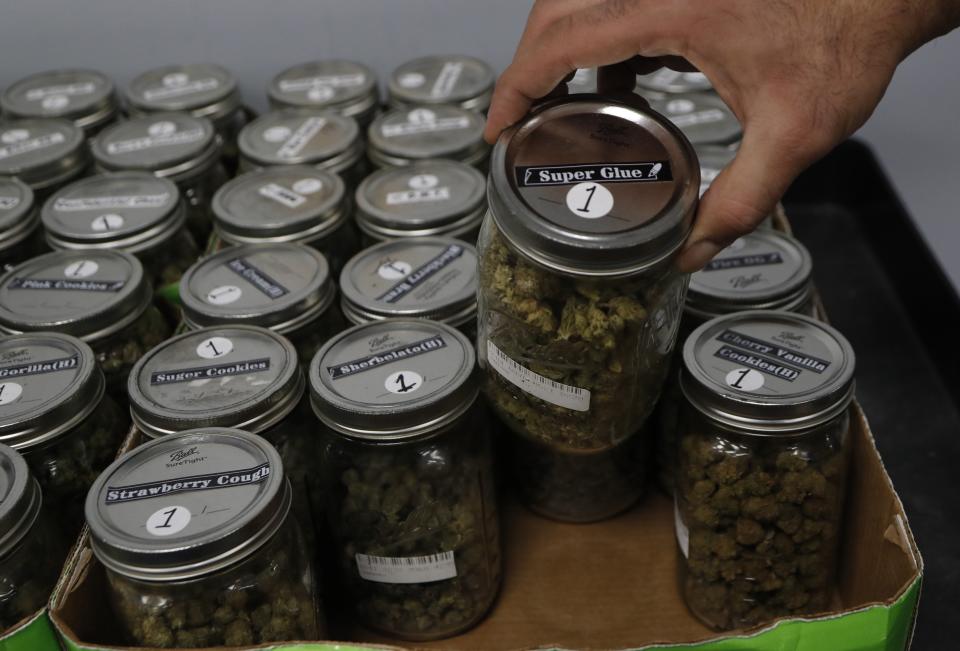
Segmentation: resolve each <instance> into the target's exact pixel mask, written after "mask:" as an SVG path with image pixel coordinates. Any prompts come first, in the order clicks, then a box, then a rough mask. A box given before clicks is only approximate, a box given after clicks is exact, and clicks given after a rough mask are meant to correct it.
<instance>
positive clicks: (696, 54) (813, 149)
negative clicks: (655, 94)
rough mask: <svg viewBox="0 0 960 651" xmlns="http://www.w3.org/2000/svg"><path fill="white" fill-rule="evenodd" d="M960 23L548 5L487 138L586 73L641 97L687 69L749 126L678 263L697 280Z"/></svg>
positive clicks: (902, 8) (943, 14) (958, 4)
mask: <svg viewBox="0 0 960 651" xmlns="http://www.w3.org/2000/svg"><path fill="white" fill-rule="evenodd" d="M958 22H960V1H958V0H538V1H537V2H536V3H535V4H534V7H533V9H532V11H531V13H530V18H529V20H528V22H527V26H526V29H525V30H524V33H523V37H522V38H521V40H520V44H519V46H518V47H517V52H516V54H515V55H514V59H513V63H512V64H511V65H510V66H509V67H508V68H507V69H506V70H505V71H504V73H503V75H502V76H501V77H500V80H499V82H498V83H497V88H496V91H495V93H494V96H493V103H492V105H491V107H490V112H489V119H488V123H487V132H486V137H487V139H488V140H490V141H491V142H492V141H494V140H495V139H496V137H497V136H498V135H499V133H500V131H501V130H503V129H504V128H505V127H507V126H509V125H510V124H512V123H514V122H516V121H517V120H519V119H520V118H522V117H523V116H524V115H525V114H526V112H527V111H528V110H529V108H530V105H531V103H532V102H534V101H535V100H537V99H539V98H541V97H544V96H546V95H548V94H550V93H551V92H553V91H554V89H555V88H556V87H557V85H558V84H560V83H561V82H562V81H563V80H564V79H565V78H566V77H567V76H568V75H569V74H570V73H571V72H572V71H574V70H576V69H577V68H590V67H594V66H609V65H611V64H618V63H621V62H627V61H629V62H630V63H631V64H632V66H633V69H632V70H627V68H626V66H623V65H621V66H614V67H613V68H610V69H601V72H602V73H603V74H602V75H601V80H600V83H601V90H632V89H633V86H634V82H635V76H634V73H635V71H637V67H638V65H639V66H642V67H645V68H646V69H647V70H649V69H651V68H652V67H658V66H660V65H664V64H666V65H670V66H671V67H673V66H674V65H675V64H676V62H677V59H676V58H675V57H681V58H682V59H683V60H685V61H687V62H689V63H690V64H692V65H693V66H695V67H696V68H697V69H698V70H700V71H701V72H703V73H704V74H706V76H707V77H708V78H709V79H710V81H711V82H712V83H713V85H714V88H715V89H716V91H717V92H718V93H719V94H720V97H721V98H723V100H724V101H725V102H726V103H727V104H728V105H729V106H730V108H731V109H732V110H733V112H734V113H735V114H736V115H737V117H738V118H739V119H740V121H741V123H742V124H743V127H744V136H743V143H742V145H741V147H740V150H739V152H738V153H737V156H736V158H735V160H734V161H733V163H731V165H730V166H729V167H728V168H727V169H726V170H724V172H723V173H722V174H720V176H718V177H717V179H716V180H715V181H714V182H713V184H712V185H711V187H710V190H709V191H708V192H707V193H706V194H705V195H704V197H703V200H702V202H701V204H700V210H699V213H698V215H697V220H696V224H695V225H694V229H693V232H692V233H691V235H690V238H689V239H688V241H687V244H686V246H685V248H684V250H683V252H682V254H681V256H680V262H679V264H680V267H681V269H683V270H685V271H694V270H696V269H699V268H700V267H702V266H703V265H704V264H706V263H707V262H708V261H709V260H710V259H711V258H712V257H713V256H714V255H716V254H717V252H719V251H720V250H721V249H722V248H724V247H726V246H727V245H728V244H730V243H731V242H732V241H733V240H735V239H736V238H737V237H739V236H740V235H743V234H745V233H748V232H750V231H751V230H753V229H754V228H755V227H756V226H757V224H759V223H760V221H761V220H762V219H763V218H764V217H765V216H766V215H768V214H769V213H770V211H771V210H772V209H773V207H774V205H775V204H776V202H777V201H778V200H779V199H780V197H781V196H782V195H783V193H784V192H785V191H786V190H787V187H788V186H789V185H790V183H791V182H792V181H793V180H794V178H796V176H797V175H798V174H799V173H800V172H802V171H803V170H804V169H805V168H806V167H807V166H808V165H810V164H811V163H812V162H814V161H815V160H817V159H818V158H820V157H821V156H823V155H825V154H826V153H828V152H829V151H830V150H831V149H832V148H833V147H834V146H835V145H836V144H837V143H838V142H840V141H842V140H843V139H844V138H846V137H847V136H849V135H850V134H852V133H853V132H854V131H856V130H857V129H858V128H859V127H860V126H861V125H862V124H863V123H864V122H865V121H866V120H867V118H868V117H869V116H870V114H871V113H872V112H873V110H874V109H875V108H876V106H877V103H878V102H879V101H880V98H881V97H882V96H883V93H884V91H885V90H886V88H887V85H888V84H889V83H890V79H891V77H892V75H893V72H894V70H895V69H896V67H897V65H898V64H899V63H900V61H902V60H903V59H904V58H905V57H906V56H907V55H908V54H909V53H910V52H912V51H913V50H914V49H916V48H917V47H919V46H920V45H922V44H923V43H924V42H926V41H927V40H929V39H931V38H934V37H936V36H939V35H940V34H944V33H946V32H947V31H949V30H950V29H952V28H953V27H955V26H956V25H957V24H958ZM641 57H642V58H641ZM681 63H682V61H681ZM624 73H626V74H624Z"/></svg>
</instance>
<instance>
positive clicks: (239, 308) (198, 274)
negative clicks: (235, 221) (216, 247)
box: [180, 242, 346, 366]
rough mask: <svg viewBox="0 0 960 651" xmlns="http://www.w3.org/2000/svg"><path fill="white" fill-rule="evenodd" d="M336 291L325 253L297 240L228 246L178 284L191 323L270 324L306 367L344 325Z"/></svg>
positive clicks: (186, 320) (198, 325) (186, 318)
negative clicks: (287, 341)
mask: <svg viewBox="0 0 960 651" xmlns="http://www.w3.org/2000/svg"><path fill="white" fill-rule="evenodd" d="M336 294H337V289H336V285H335V283H334V281H333V278H332V276H331V274H330V267H329V266H328V265H327V261H326V259H324V257H323V254H322V253H320V252H319V251H317V250H316V249H313V248H310V247H308V246H304V245H302V244H296V243H293V242H278V243H275V244H245V245H241V246H236V247H230V248H228V249H224V250H223V251H219V252H218V253H214V254H213V255H210V256H208V257H206V258H204V259H203V260H201V261H200V262H198V263H197V264H196V265H194V266H193V267H191V268H190V270H189V271H188V272H187V274H186V275H185V276H184V277H183V280H182V281H181V283H180V300H181V303H182V306H183V320H184V323H185V324H186V325H187V327H188V328H190V329H191V330H196V329H198V328H204V327H208V326H224V325H241V324H244V325H255V326H260V327H263V328H269V329H270V330H273V331H274V332H276V333H278V334H281V335H283V336H285V337H286V338H287V339H289V340H290V341H291V342H292V343H293V345H294V346H295V347H296V349H297V356H298V357H299V358H300V363H301V364H302V365H304V366H306V365H308V364H309V363H310V360H311V359H313V356H314V354H315V353H316V352H317V350H319V349H320V347H321V346H322V345H323V344H325V343H326V342H327V340H328V339H329V338H330V337H332V336H333V335H335V334H336V333H338V332H340V331H341V330H343V329H344V328H345V327H346V323H345V321H344V318H343V314H341V313H340V308H339V306H338V305H337V301H336Z"/></svg>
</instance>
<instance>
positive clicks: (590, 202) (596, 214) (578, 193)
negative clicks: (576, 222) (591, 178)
mask: <svg viewBox="0 0 960 651" xmlns="http://www.w3.org/2000/svg"><path fill="white" fill-rule="evenodd" d="M567 208H568V209H569V210H570V212H572V213H573V214H574V215H576V216H577V217H583V218H584V219H599V218H600V217H604V216H606V215H607V214H609V213H610V211H611V210H613V194H612V193H611V192H610V190H608V189H606V188H605V187H603V186H602V185H600V184H599V183H577V184H576V185H575V186H573V187H572V188H570V190H568V191H567Z"/></svg>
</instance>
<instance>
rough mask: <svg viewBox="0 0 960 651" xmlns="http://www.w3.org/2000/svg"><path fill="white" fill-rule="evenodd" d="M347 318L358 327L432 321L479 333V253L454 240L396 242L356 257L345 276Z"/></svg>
mask: <svg viewBox="0 0 960 651" xmlns="http://www.w3.org/2000/svg"><path fill="white" fill-rule="evenodd" d="M340 296H341V299H340V301H341V306H342V308H343V314H344V316H345V317H346V318H347V320H348V321H350V322H351V323H353V324H361V323H371V322H373V321H382V320H383V319H389V318H392V317H405V318H408V319H410V318H417V319H430V320H433V321H440V322H442V323H446V324H447V325H450V326H453V327H454V328H459V329H460V331H461V332H463V333H464V334H465V335H467V338H468V339H469V340H470V341H474V340H475V339H476V335H477V329H476V328H477V250H476V249H475V248H474V247H472V246H470V245H469V244H467V243H466V242H463V241H462V240H458V239H454V238H452V237H413V238H406V239H402V240H390V241H389V242H383V243H381V244H377V245H376V246H372V247H370V248H369V249H364V250H363V251H361V252H360V253H358V254H357V255H355V256H353V258H351V259H350V261H349V262H347V264H346V266H345V267H344V268H343V273H342V274H340Z"/></svg>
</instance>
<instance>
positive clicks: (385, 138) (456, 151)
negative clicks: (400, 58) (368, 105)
mask: <svg viewBox="0 0 960 651" xmlns="http://www.w3.org/2000/svg"><path fill="white" fill-rule="evenodd" d="M483 126H484V119H483V116H481V115H480V114H479V113H475V112H473V111H469V110H467V109H463V108H460V107H458V106H444V105H437V106H429V107H427V106H418V107H413V108H397V109H393V110H391V111H387V112H386V113H383V114H382V115H379V116H377V118H376V119H375V120H374V121H373V123H372V124H371V125H370V128H369V129H368V131H367V140H368V143H367V155H368V157H369V158H370V160H371V162H373V163H374V164H376V165H379V166H380V167H387V166H395V167H401V166H404V165H410V164H411V163H413V162H416V161H421V160H426V159H429V158H449V159H452V160H458V161H460V162H462V163H466V164H468V165H480V164H482V163H483V162H484V161H486V159H487V156H488V155H489V153H490V149H489V147H488V146H487V144H486V142H484V140H483Z"/></svg>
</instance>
